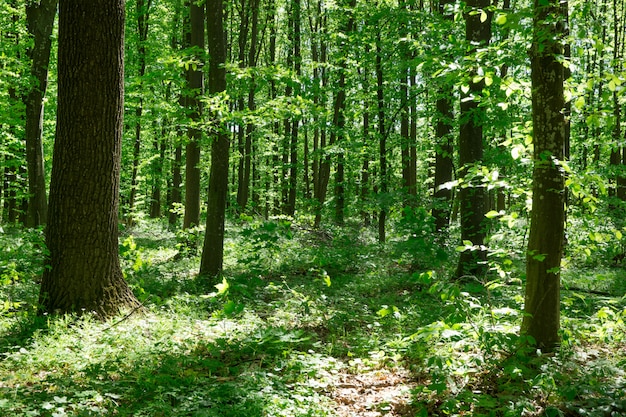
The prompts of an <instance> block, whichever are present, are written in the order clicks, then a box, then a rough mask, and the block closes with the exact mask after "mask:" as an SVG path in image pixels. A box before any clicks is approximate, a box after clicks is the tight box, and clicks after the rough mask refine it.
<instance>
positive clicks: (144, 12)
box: [128, 0, 152, 223]
mask: <svg viewBox="0 0 626 417" xmlns="http://www.w3.org/2000/svg"><path fill="white" fill-rule="evenodd" d="M151 4H152V0H137V4H136V7H137V8H136V11H135V12H136V13H137V22H136V23H137V59H138V61H139V71H138V76H139V88H140V89H141V88H142V85H143V78H144V77H145V75H146V41H147V40H148V28H149V18H150V6H151ZM142 116H143V97H141V96H140V97H139V102H138V103H137V107H136V108H135V142H134V146H133V169H132V173H131V178H130V198H129V200H128V206H129V207H128V216H129V220H130V223H132V222H133V221H134V220H133V219H134V214H135V213H134V212H135V201H136V199H137V187H138V181H137V176H138V175H139V162H140V161H139V160H140V158H141V130H142V120H141V119H142Z"/></svg>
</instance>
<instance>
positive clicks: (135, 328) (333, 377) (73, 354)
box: [0, 212, 626, 416]
mask: <svg viewBox="0 0 626 417" xmlns="http://www.w3.org/2000/svg"><path fill="white" fill-rule="evenodd" d="M418 213H419V212H418ZM418 219H419V217H418V218H414V219H404V220H402V219H399V221H400V222H406V227H409V228H413V229H414V230H419V227H421V226H419V227H418V224H420V222H421V220H418ZM238 222H241V219H239V220H238ZM273 222H274V223H273V224H272V225H269V224H268V223H267V222H261V221H255V220H253V219H245V222H244V223H241V226H240V227H241V229H240V230H241V233H239V234H237V235H233V236H231V237H230V244H229V245H228V246H227V259H226V261H227V264H228V265H232V267H230V268H229V269H227V271H230V272H226V273H225V275H224V277H223V281H222V283H221V284H220V285H218V286H216V288H213V289H206V288H201V287H200V286H199V285H198V284H197V283H196V281H195V279H194V272H193V271H196V270H197V266H196V264H197V262H198V259H197V257H190V258H176V259H178V260H174V259H175V258H174V257H175V254H176V252H177V251H176V249H175V248H174V245H175V242H176V236H175V235H174V234H173V233H172V232H170V231H168V228H167V227H166V226H165V225H163V224H161V223H158V222H154V221H151V222H144V221H141V222H139V223H138V224H137V225H136V226H135V227H134V228H132V229H128V230H126V231H125V234H124V236H122V237H121V238H120V243H121V246H120V254H121V259H122V264H123V268H124V272H125V274H126V278H127V280H128V281H129V283H130V284H131V286H132V287H133V289H134V291H135V293H137V294H138V295H139V296H140V298H141V299H142V300H143V303H144V305H145V306H146V311H145V312H144V313H139V312H135V313H133V314H131V315H130V316H129V317H126V316H120V317H117V318H114V319H112V320H111V321H109V322H106V323H102V322H99V321H96V320H94V319H92V318H91V317H90V316H88V315H85V316H82V317H80V318H79V317H73V316H65V317H47V316H46V317H37V316H36V315H35V309H34V308H32V307H33V306H34V303H35V297H36V294H37V286H36V284H35V283H34V278H35V277H36V275H37V274H38V273H40V268H41V266H40V264H39V263H38V262H36V261H35V260H36V259H38V257H40V256H41V249H40V248H41V246H40V236H41V232H38V231H31V232H24V231H21V230H19V229H15V230H9V231H5V232H4V233H3V234H1V235H0V238H2V242H3V246H2V247H3V248H6V249H5V250H4V251H3V252H2V258H1V259H0V267H1V269H0V270H1V271H2V274H3V275H2V276H3V282H2V286H1V287H0V290H1V291H2V292H1V294H2V298H3V299H8V298H7V297H8V296H10V297H12V298H10V299H11V300H14V301H18V300H19V301H20V302H21V305H20V306H18V307H16V308H17V310H15V309H14V312H8V311H5V312H3V313H2V314H0V332H1V334H2V337H1V338H0V340H2V342H1V343H0V352H1V354H2V358H3V360H2V361H1V362H0V373H2V374H3V375H4V377H3V381H2V383H1V384H0V412H1V413H2V414H7V415H12V416H64V415H68V416H70V415H72V416H104V415H111V413H116V415H120V416H131V415H132V416H160V415H162V416H166V415H168V416H169V415H177V416H240V415H248V416H268V415H271V416H335V415H337V410H338V408H339V407H341V406H342V404H343V403H344V401H348V399H347V398H351V399H350V400H349V401H352V405H351V407H353V408H352V409H353V410H360V411H354V412H355V413H358V412H365V411H364V410H367V408H366V407H370V408H369V409H370V410H372V411H374V410H378V412H380V413H382V414H383V415H384V413H385V412H395V413H396V414H397V415H411V416H413V415H418V416H421V415H424V416H426V415H428V416H437V415H442V416H443V415H451V416H462V415H468V414H471V415H475V416H483V415H484V416H519V415H581V416H598V415H607V413H608V415H610V414H611V413H613V415H619V414H621V413H624V412H626V398H624V395H623V393H624V389H625V388H626V386H625V384H624V381H625V380H626V379H625V375H624V371H623V369H624V363H625V361H626V358H625V357H624V356H623V354H622V353H623V352H624V350H623V347H624V343H626V324H625V320H626V313H625V312H626V302H625V301H624V299H623V298H620V297H621V294H623V292H622V293H613V294H615V295H616V296H607V295H598V294H594V293H592V292H587V290H589V291H590V290H593V289H608V290H611V289H613V287H611V286H605V284H604V283H607V282H608V281H607V280H610V279H613V278H609V277H614V280H615V282H616V283H617V282H618V281H623V273H622V272H621V268H617V269H615V268H613V269H608V268H607V269H606V272H605V273H603V276H604V277H605V278H604V280H602V279H601V280H598V281H593V280H591V279H589V278H587V277H586V276H584V274H583V273H582V271H584V270H582V269H580V268H581V267H576V268H578V269H575V268H574V267H572V268H569V267H566V269H565V273H564V276H565V280H566V282H567V283H568V284H567V285H569V286H570V287H577V288H580V289H578V290H569V291H567V290H566V291H564V300H563V304H564V308H563V333H562V340H563V344H562V346H561V349H560V350H559V352H558V353H556V354H555V355H553V356H548V357H545V356H537V355H536V354H535V353H534V351H533V349H532V347H529V345H528V344H527V343H525V341H524V340H522V339H520V337H519V336H518V329H519V323H520V319H521V311H522V309H521V306H522V301H523V300H522V299H521V296H520V295H519V294H521V289H520V286H519V281H517V282H516V281H515V280H511V278H516V277H519V271H520V270H519V268H517V267H516V264H513V265H512V266H511V267H510V273H509V275H507V277H506V279H503V278H501V276H500V275H499V274H498V273H497V271H496V272H494V273H493V274H490V277H491V281H490V282H488V283H486V284H485V285H483V283H473V282H457V283H450V282H448V280H447V279H445V267H444V268H441V266H442V265H444V266H445V262H446V261H445V260H438V259H437V258H436V256H435V257H425V258H422V259H421V262H422V264H421V265H420V266H421V267H422V268H420V269H417V270H415V268H416V265H415V264H410V263H403V262H398V261H397V253H398V252H397V246H396V245H397V244H396V243H394V242H390V243H389V244H388V245H384V246H381V245H380V244H379V243H377V242H376V239H375V237H374V236H371V235H369V234H368V233H367V232H366V231H359V229H358V228H357V229H355V228H352V227H344V228H335V229H332V230H326V231H323V232H322V231H312V230H309V229H307V228H306V227H303V226H302V225H301V224H300V223H298V221H297V220H296V219H289V220H288V221H287V219H275V220H273ZM230 226H231V228H232V227H235V226H234V224H232V225H230ZM416 227H418V229H415V228H416ZM424 227H427V226H424ZM266 235H267V236H266ZM426 236H428V233H426V232H424V233H423V236H422V237H423V238H425V237H426ZM265 239H267V244H265V245H263V244H262V243H261V242H262V241H264V240H265ZM255 245H256V246H255ZM259 245H260V246H259ZM420 245H423V250H424V251H425V252H426V253H428V252H429V251H434V249H433V248H430V249H429V248H428V247H427V246H428V245H433V243H428V241H427V239H425V240H423V241H422V242H421V243H420ZM257 246H258V247H257ZM251 247H252V248H253V249H254V250H258V256H257V257H250V256H249V253H250V250H251ZM432 253H436V251H434V252H432ZM278 258H280V259H278ZM277 260H279V261H278V262H276V261H277ZM442 262H443V264H442ZM494 262H495V261H494ZM427 263H430V264H429V265H427ZM261 266H262V267H261ZM583 267H584V266H583ZM587 274H588V275H589V276H590V277H591V276H593V275H592V274H593V271H592V270H590V269H587ZM16 275H17V276H19V279H12V280H11V281H10V282H9V281H6V282H5V281H4V280H6V277H9V276H12V277H14V276H16ZM615 290H622V291H623V287H621V288H618V287H615ZM17 311H20V313H19V314H16V312H17ZM373 375H379V377H378V378H390V377H389V376H388V375H395V378H396V379H400V380H402V381H403V382H402V383H403V384H404V385H403V386H407V387H410V388H411V391H410V392H411V393H410V394H409V391H396V392H395V394H394V395H397V396H398V397H399V398H400V399H398V398H396V399H395V400H394V399H384V397H383V396H382V394H381V396H379V397H374V398H375V403H373V404H370V405H369V406H366V405H365V404H360V403H359V401H360V400H359V398H362V399H363V401H365V398H366V397H367V396H366V395H359V394H349V393H350V392H352V391H349V388H346V387H347V386H355V387H359V386H361V388H358V389H363V390H364V391H363V392H365V391H366V390H369V391H372V392H376V391H378V390H382V389H383V388H381V387H377V386H376V385H371V386H369V388H367V386H365V385H362V384H365V383H366V382H365V381H368V379H369V378H372V377H373ZM403 375H404V376H403ZM374 378H375V377H374ZM389 380H390V381H391V379H389ZM369 391H368V392H369ZM401 392H404V394H401ZM351 395H352V397H350V396H351ZM369 401H372V400H369ZM359 404H360V405H359ZM357 407H362V408H357ZM385 410H386V411H385ZM402 413H404V414H402Z"/></svg>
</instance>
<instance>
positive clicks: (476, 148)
mask: <svg viewBox="0 0 626 417" xmlns="http://www.w3.org/2000/svg"><path fill="white" fill-rule="evenodd" d="M490 5H491V0H471V1H468V2H467V6H468V9H469V10H468V12H467V13H466V16H465V21H466V29H465V38H466V40H467V41H468V42H470V43H471V44H472V45H483V46H484V45H486V44H488V43H489V41H490V39H491V17H492V15H493V13H492V12H491V11H489V10H488V7H489V6H490ZM476 12H478V13H476ZM483 12H484V13H486V15H487V19H485V20H483V19H484V15H483V14H482V13H483ZM475 48H476V47H475V46H474V47H473V49H474V50H475ZM473 71H474V70H470V74H471V73H472V72H473ZM472 78H473V77H471V76H470V80H469V91H468V92H467V94H464V95H463V97H462V99H461V107H460V112H461V116H460V117H461V120H462V122H461V126H460V131H459V165H460V170H459V177H460V178H462V179H465V176H466V175H467V174H468V173H469V170H471V169H472V168H475V167H478V166H479V165H480V164H481V162H482V159H483V126H482V123H483V122H482V119H483V116H482V113H483V112H484V111H483V110H482V109H481V108H480V107H479V102H480V97H481V95H482V89H483V88H484V87H485V83H484V81H482V80H481V81H479V82H474V80H473V79H472ZM459 205H460V211H461V241H462V242H467V241H469V242H471V243H472V246H473V249H471V250H465V251H463V252H461V255H460V257H459V263H458V266H457V270H456V277H457V278H460V277H463V276H467V275H470V276H476V277H479V278H480V277H482V276H484V274H485V273H486V272H487V266H486V259H487V251H486V249H485V247H484V244H485V235H486V230H485V224H484V223H485V213H486V212H487V204H486V195H485V189H484V188H483V186H482V184H480V183H476V182H474V181H472V180H469V181H466V182H465V183H464V184H463V185H462V186H461V187H460V190H459Z"/></svg>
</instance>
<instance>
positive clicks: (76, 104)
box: [39, 0, 139, 318]
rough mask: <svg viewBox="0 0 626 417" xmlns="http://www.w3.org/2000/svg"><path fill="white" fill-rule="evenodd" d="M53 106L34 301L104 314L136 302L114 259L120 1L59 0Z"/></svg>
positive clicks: (53, 308)
mask: <svg viewBox="0 0 626 417" xmlns="http://www.w3.org/2000/svg"><path fill="white" fill-rule="evenodd" d="M58 59H59V63H58V85H59V90H58V110H57V128H56V140H55V143H54V160H53V165H52V177H51V183H50V206H49V218H48V225H47V229H46V244H47V248H48V250H49V255H48V256H47V266H48V267H47V268H46V269H45V270H44V274H43V280H42V283H41V289H40V295H39V302H40V306H41V310H42V311H45V312H49V313H56V312H60V313H67V312H78V313H81V312H83V311H84V312H95V313H96V314H97V315H98V316H99V317H101V318H104V317H108V316H111V315H114V314H116V313H118V312H119V310H120V308H123V307H135V306H138V305H139V304H138V301H137V299H136V298H135V296H134V295H133V293H132V291H131V290H130V289H129V287H128V286H127V284H126V282H125V281H124V278H123V276H122V270H121V268H120V263H119V257H118V206H119V185H120V160H121V159H120V155H121V154H120V151H121V139H122V117H123V109H124V1H123V0H92V1H82V0H61V1H60V7H59V51H58Z"/></svg>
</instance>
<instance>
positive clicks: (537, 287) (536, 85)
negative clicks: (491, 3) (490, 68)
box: [522, 0, 566, 351]
mask: <svg viewBox="0 0 626 417" xmlns="http://www.w3.org/2000/svg"><path fill="white" fill-rule="evenodd" d="M543 3H546V4H545V5H542V4H543ZM559 3H560V1H559V0H550V1H549V2H544V1H541V0H535V5H534V13H533V27H534V30H533V32H534V33H533V46H532V49H531V54H530V55H531V78H532V107H533V148H534V151H533V159H534V169H533V202H532V214H531V224H530V236H529V240H528V252H527V256H526V293H525V300H524V312H525V313H526V314H525V315H524V320H523V323H522V333H523V334H526V335H528V336H531V337H532V338H533V339H534V340H535V341H536V342H537V345H538V347H540V348H541V349H543V350H544V351H550V350H553V349H554V348H555V347H557V346H558V343H559V336H558V331H559V320H560V290H559V288H560V266H561V256H562V251H563V249H562V245H563V230H564V179H563V173H562V170H561V169H560V167H559V162H560V161H562V160H563V145H564V143H565V142H566V140H565V135H566V128H565V118H564V115H563V107H564V105H565V100H564V95H563V65H562V64H561V63H560V57H561V56H562V54H563V46H562V44H561V41H562V40H561V35H562V31H563V26H564V25H563V23H564V21H563V19H562V17H563V16H562V9H561V7H560V4H559ZM550 22H551V23H550Z"/></svg>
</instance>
